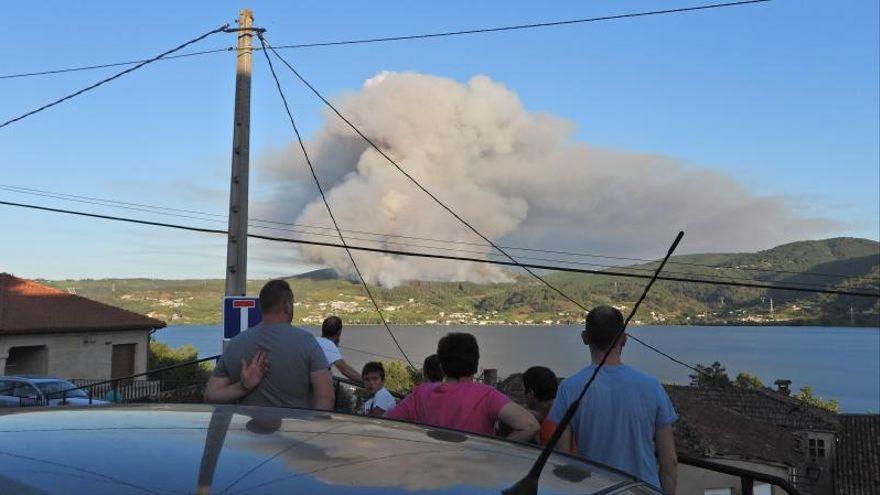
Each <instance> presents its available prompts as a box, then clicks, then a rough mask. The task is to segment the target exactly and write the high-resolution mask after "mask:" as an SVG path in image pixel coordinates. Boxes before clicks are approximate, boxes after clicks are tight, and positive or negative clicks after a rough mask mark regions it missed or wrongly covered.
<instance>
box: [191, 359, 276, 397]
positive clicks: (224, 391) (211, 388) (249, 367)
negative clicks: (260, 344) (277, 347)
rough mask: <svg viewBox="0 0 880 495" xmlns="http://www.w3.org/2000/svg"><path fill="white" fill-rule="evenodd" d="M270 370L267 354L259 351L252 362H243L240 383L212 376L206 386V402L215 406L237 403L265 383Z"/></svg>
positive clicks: (224, 377) (227, 378) (223, 377)
mask: <svg viewBox="0 0 880 495" xmlns="http://www.w3.org/2000/svg"><path fill="white" fill-rule="evenodd" d="M268 368H269V363H268V361H267V360H266V352H265V351H257V352H256V353H254V356H253V357H252V358H251V360H250V361H245V360H244V359H242V360H241V379H240V380H239V381H237V382H232V380H230V379H229V377H226V376H212V377H211V378H210V379H209V380H208V384H207V385H206V386H205V401H206V402H209V403H215V404H223V403H229V402H236V401H237V400H239V399H241V398H242V397H244V396H245V395H247V394H249V393H250V392H251V390H253V389H254V388H255V387H256V386H257V385H259V384H260V382H262V381H263V376H265V374H266V370H267V369H268Z"/></svg>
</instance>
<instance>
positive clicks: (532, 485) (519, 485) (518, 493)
mask: <svg viewBox="0 0 880 495" xmlns="http://www.w3.org/2000/svg"><path fill="white" fill-rule="evenodd" d="M682 237H684V231H680V232H679V233H678V235H677V236H675V240H674V241H672V245H671V246H669V251H667V252H666V256H665V257H664V258H663V261H661V262H660V265H659V266H658V267H657V270H655V271H654V275H653V276H652V277H651V280H649V281H648V284H647V285H646V286H645V290H644V291H642V295H641V297H639V300H638V301H636V304H635V305H634V306H633V308H632V310H631V311H630V312H629V316H627V317H626V320H624V322H623V326H622V327H621V328H620V330H618V331H617V334H616V335H615V336H614V340H613V341H612V342H611V345H610V346H609V347H608V350H607V351H605V354H604V355H603V356H602V361H600V362H599V366H596V369H595V370H593V375H592V376H590V379H589V380H587V383H586V385H584V389H583V390H581V394H580V395H579V396H578V398H577V399H576V400H575V401H574V402H572V403H571V405H570V406H568V410H567V411H565V415H564V416H562V420H561V421H560V422H559V424H558V425H557V426H556V431H554V432H553V436H551V437H550V440H549V441H548V442H547V446H545V447H544V450H542V451H541V455H539V456H538V458H537V459H536V460H535V463H534V464H533V465H532V468H531V469H530V470H529V472H528V474H526V476H525V478H523V479H521V480H519V481H517V482H516V484H515V485H513V486H511V487H510V488H507V489H506V490H504V491H502V492H501V493H502V494H503V495H537V493H538V481H539V480H540V478H541V472H542V471H543V470H544V466H545V465H547V461H548V460H549V459H550V454H551V453H553V450H554V449H555V448H556V444H558V443H559V439H560V438H561V437H562V433H563V432H564V431H565V429H566V428H568V426H569V425H570V424H571V420H572V418H574V414H575V412H577V408H578V406H579V405H580V403H581V400H582V399H583V398H584V396H585V395H586V394H587V390H589V389H590V385H592V384H593V381H594V380H595V379H596V375H598V374H599V370H601V369H602V366H604V365H605V361H606V360H607V359H608V355H609V354H610V353H611V351H612V349H614V347H616V346H617V341H618V340H620V336H621V335H623V333H624V332H625V331H626V327H627V325H629V321H630V320H631V319H632V317H633V316H635V314H636V311H637V310H638V309H639V305H641V304H642V301H644V300H645V297H647V296H648V291H649V290H651V286H652V285H654V282H656V281H657V277H658V276H660V271H661V270H663V267H664V266H665V265H666V262H667V261H668V260H669V258H670V256H672V253H673V252H674V251H675V248H677V247H678V243H679V242H681V238H682Z"/></svg>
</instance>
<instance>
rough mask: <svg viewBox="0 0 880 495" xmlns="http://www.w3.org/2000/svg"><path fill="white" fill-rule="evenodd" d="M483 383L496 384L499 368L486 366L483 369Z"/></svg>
mask: <svg viewBox="0 0 880 495" xmlns="http://www.w3.org/2000/svg"><path fill="white" fill-rule="evenodd" d="M483 383H485V384H486V385H491V386H493V387H494V386H495V385H497V384H498V370H497V369H495V368H486V369H484V370H483Z"/></svg>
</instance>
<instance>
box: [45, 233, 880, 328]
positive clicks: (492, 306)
mask: <svg viewBox="0 0 880 495" xmlns="http://www.w3.org/2000/svg"><path fill="white" fill-rule="evenodd" d="M654 266H656V263H643V264H638V265H630V266H626V267H614V270H615V271H627V270H632V271H633V273H644V270H650V269H652V268H654ZM669 270H670V271H674V272H675V273H676V274H677V275H681V276H693V277H697V278H704V279H711V278H718V279H720V280H725V279H730V278H738V279H742V278H748V279H749V280H753V281H756V282H760V283H764V284H774V283H778V284H788V285H793V286H811V287H812V286H821V287H828V288H843V289H852V290H861V291H868V292H870V291H877V290H878V281H880V243H878V242H877V241H872V240H868V239H856V238H835V239H825V240H820V241H800V242H795V243H791V244H785V245H782V246H778V247H775V248H773V249H769V250H766V251H759V252H757V253H733V254H690V255H681V256H675V257H673V258H672V259H671V260H670V269H669ZM543 276H544V277H545V278H546V279H547V280H548V281H549V282H550V283H552V284H553V285H554V286H556V287H558V288H560V290H562V291H563V292H565V293H566V294H568V295H570V296H571V297H572V298H574V299H575V300H577V301H582V303H583V304H584V306H586V307H593V306H596V305H599V304H609V305H613V306H615V307H617V308H618V309H620V310H621V311H623V312H626V311H627V309H629V308H631V307H632V304H633V303H634V301H635V300H636V299H637V298H638V295H639V294H640V293H641V290H642V287H643V281H642V280H640V279H627V278H619V277H610V276H603V275H583V274H576V273H566V272H550V273H547V274H545V275H543ZM510 277H511V281H510V282H506V283H473V282H424V281H412V282H407V283H405V284H402V285H399V286H396V287H393V288H387V287H371V290H372V291H373V293H374V295H375V297H376V299H377V302H378V303H379V306H380V307H381V308H382V311H383V314H384V315H385V317H386V319H387V320H388V322H389V324H393V325H511V326H515V325H579V324H582V322H583V315H582V312H581V310H580V309H579V308H577V307H576V306H575V305H574V304H572V303H570V302H569V301H566V300H564V299H562V298H561V297H559V296H558V295H557V294H556V293H554V292H553V291H552V290H551V289H549V288H547V287H546V286H544V285H542V284H540V283H538V282H536V281H535V280H534V279H532V278H529V277H526V276H522V275H516V274H514V273H510ZM284 278H285V279H287V280H289V281H290V283H291V286H292V287H293V290H294V294H295V299H296V301H295V308H294V324H297V325H305V326H312V325H320V323H321V322H322V321H323V319H324V318H325V317H326V316H329V315H332V314H335V315H338V316H340V317H341V318H343V319H344V320H345V322H346V324H348V325H356V324H365V325H376V324H381V321H380V320H379V318H378V315H376V313H375V310H374V308H373V307H372V304H371V303H370V301H369V299H367V297H366V295H365V294H364V291H363V287H361V286H360V284H358V283H355V282H353V281H351V280H348V279H345V278H341V277H340V276H339V275H338V274H337V273H336V272H334V271H333V270H331V269H323V270H316V271H313V272H309V273H304V274H300V275H295V276H290V277H284ZM41 282H43V283H47V284H49V285H52V286H55V287H58V288H60V289H63V290H67V291H68V292H71V293H75V294H78V295H81V296H84V297H88V298H90V299H94V300H97V301H100V302H103V303H107V304H111V305H114V306H118V307H121V308H124V309H127V310H130V311H134V312H137V313H141V314H145V315H148V316H151V317H154V318H158V319H161V320H164V321H165V322H166V323H168V324H169V325H179V324H201V325H214V324H218V323H219V322H220V321H221V312H220V310H221V303H222V297H223V291H224V281H223V280H220V279H192V280H157V279H147V278H127V279H101V280H94V279H85V280H55V281H45V280H41ZM264 283H265V280H250V281H248V287H247V293H248V294H254V295H255V294H258V293H259V290H260V288H261V287H262V285H263V284H264ZM632 323H633V325H699V326H837V327H840V326H846V327H868V328H876V327H880V298H871V297H853V296H842V295H835V294H815V293H805V292H793V291H785V290H779V289H772V290H768V289H757V288H745V287H729V286H719V285H710V284H698V283H679V282H672V281H659V282H657V284H656V285H655V286H654V289H653V291H652V292H651V295H650V297H649V298H648V299H647V300H646V301H645V303H644V304H643V306H642V308H641V310H640V312H639V314H638V315H637V316H636V318H635V319H634V320H633V322H632Z"/></svg>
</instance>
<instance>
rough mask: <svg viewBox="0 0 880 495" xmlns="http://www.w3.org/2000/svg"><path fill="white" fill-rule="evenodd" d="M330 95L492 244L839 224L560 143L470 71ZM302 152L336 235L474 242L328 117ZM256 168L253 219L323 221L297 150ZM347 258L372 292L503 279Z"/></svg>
mask: <svg viewBox="0 0 880 495" xmlns="http://www.w3.org/2000/svg"><path fill="white" fill-rule="evenodd" d="M336 103H337V104H338V106H339V107H340V110H341V111H342V112H343V114H345V115H346V116H348V117H349V118H350V119H351V120H352V121H353V122H354V123H355V124H356V125H357V126H358V127H359V128H360V129H361V130H362V131H363V132H365V133H366V134H367V135H368V136H370V138H371V139H373V140H374V142H376V144H377V145H379V146H380V147H381V148H382V149H383V151H385V152H386V153H387V154H389V156H391V157H393V158H394V159H395V160H396V161H397V162H398V163H399V164H400V165H401V166H402V167H403V168H404V169H405V170H407V171H408V172H409V173H410V174H411V175H413V177H415V178H416V179H417V180H419V181H420V182H421V183H422V184H423V185H425V187H427V188H428V190H430V191H432V192H433V193H434V194H435V195H437V196H438V197H439V198H440V199H441V200H442V201H444V202H445V203H446V204H447V205H450V206H451V207H452V208H453V209H454V210H455V211H456V212H458V213H459V214H460V215H461V216H463V217H464V218H465V219H467V220H468V221H470V222H471V223H472V224H473V225H474V226H475V227H476V228H477V229H479V230H480V231H481V232H482V233H483V234H485V235H487V236H488V237H489V238H490V239H493V240H494V241H496V242H503V243H507V244H514V245H523V246H529V247H539V248H548V249H565V250H574V251H586V252H594V253H606V254H612V255H617V256H637V257H644V256H647V257H656V256H658V255H659V254H660V252H661V251H662V250H663V249H664V247H665V246H666V244H668V242H669V241H670V239H671V238H672V236H673V235H674V233H675V232H677V231H678V230H679V229H684V230H685V231H686V232H687V237H686V242H685V243H684V245H683V248H684V250H686V251H689V252H702V251H725V252H730V251H742V250H754V249H760V248H767V247H771V246H774V245H777V244H781V243H783V242H788V241H792V240H798V239H803V238H805V237H807V236H812V235H816V234H820V233H827V232H829V231H833V230H836V229H837V228H838V227H839V226H838V225H836V224H834V223H833V222H831V221H829V220H826V219H821V218H819V219H817V218H803V217H801V216H799V215H798V214H796V212H795V211H793V207H792V206H791V205H790V204H788V203H787V202H785V201H784V200H782V199H780V198H774V197H761V196H756V195H754V194H751V193H750V192H749V191H747V190H746V189H745V188H744V187H743V186H742V185H740V184H739V183H737V182H736V181H734V180H733V179H731V178H728V177H726V176H724V175H721V174H719V173H716V172H713V171H710V170H705V169H692V168H685V167H683V166H682V165H681V164H679V163H677V162H676V161H675V160H672V159H670V158H666V157H662V156H656V155H647V154H639V153H632V152H627V151H616V150H607V149H596V148H591V147H589V146H587V145H585V144H583V143H580V142H577V141H574V140H573V138H572V134H573V131H574V125H573V124H572V123H571V122H569V121H566V120H564V119H560V118H557V117H554V116H552V115H546V114H536V113H530V112H528V111H526V110H525V109H524V108H523V105H522V102H521V101H520V100H519V98H518V97H517V95H516V94H515V93H514V92H513V91H511V90H509V89H507V88H506V87H504V86H503V85H502V84H499V83H497V82H494V81H492V80H490V79H489V78H487V77H484V76H476V77H474V78H472V79H471V80H470V81H468V83H467V84H461V83H459V82H456V81H453V80H451V79H446V78H441V77H435V76H429V75H424V74H415V73H391V72H383V73H381V74H379V75H377V76H375V77H373V78H371V79H369V80H367V81H366V82H365V84H364V86H363V88H361V90H360V91H359V92H357V93H353V94H348V95H344V96H342V97H340V98H339V99H337V102H336ZM307 147H308V149H309V151H310V156H311V157H312V162H313V163H314V165H315V167H316V169H317V173H318V176H319V178H320V179H321V181H322V184H323V185H324V187H325V190H326V191H327V192H328V200H329V201H330V204H331V206H332V207H333V209H334V214H335V215H336V217H337V220H338V221H339V224H340V226H341V227H342V228H343V229H349V230H362V231H370V232H381V233H385V234H395V235H405V236H416V237H429V238H439V239H448V240H453V241H464V242H482V241H481V240H480V239H479V238H478V237H477V236H476V235H475V234H473V233H472V232H470V231H469V230H468V229H467V228H466V227H465V226H463V225H461V224H460V223H459V222H458V221H457V220H455V219H454V218H453V217H452V216H451V215H450V214H449V213H447V212H446V211H444V210H443V209H442V208H440V207H439V206H438V205H437V204H436V203H434V202H433V201H432V200H431V199H430V198H428V197H427V196H426V195H425V194H424V193H422V192H421V191H419V190H418V189H417V188H416V187H415V186H414V185H413V184H412V183H410V182H409V181H408V179H406V178H405V177H403V175H402V174H400V173H399V172H398V171H397V170H395V169H394V168H393V167H392V165H391V164H389V163H388V162H387V161H386V160H385V159H384V158H382V157H381V156H380V155H379V154H378V153H377V152H376V151H375V150H373V149H372V148H369V146H368V145H367V144H366V143H365V142H364V141H363V140H362V139H361V138H360V137H358V136H357V135H356V134H355V133H354V132H353V131H352V130H351V129H350V128H349V127H348V126H347V125H346V124H345V123H344V122H341V121H340V120H339V119H338V118H337V117H336V116H335V115H330V114H327V115H326V116H325V124H324V127H323V128H322V129H321V130H320V131H319V132H318V133H317V135H316V136H315V138H314V139H313V140H312V141H310V142H309V143H307ZM260 165H261V168H262V170H263V171H264V172H266V173H268V174H269V176H270V178H271V180H272V181H273V183H274V184H275V187H276V193H275V195H274V196H273V198H272V200H271V201H270V202H268V203H265V204H262V205H259V206H258V207H257V208H256V209H257V212H258V214H260V215H266V216H271V217H273V218H277V219H281V220H285V221H291V220H294V219H295V222H296V223H301V224H310V225H326V226H330V225H331V223H330V220H329V217H328V215H327V212H326V210H325V208H324V205H323V203H322V202H321V200H320V197H319V196H318V194H317V190H316V188H315V185H314V183H313V181H312V179H311V176H310V175H309V173H308V170H307V168H306V165H305V163H304V161H303V159H302V157H301V152H300V151H299V149H298V147H296V146H294V145H290V146H288V147H287V148H286V149H284V150H281V151H278V152H275V153H272V154H270V156H268V157H267V158H266V159H265V160H263V161H262V163H261V164H260ZM353 235H356V234H353ZM409 242H414V241H409ZM352 243H353V244H367V243H365V242H363V241H352ZM422 243H424V242H422ZM368 245H370V246H377V245H381V246H385V247H389V248H392V249H393V248H401V246H399V245H394V244H386V243H385V242H380V243H378V244H377V243H369V244H368ZM447 247H455V246H447ZM300 249H301V256H302V257H303V258H304V259H305V260H306V261H309V262H312V263H316V264H323V265H327V266H330V267H333V268H335V269H336V270H337V271H339V272H341V273H344V274H348V275H352V274H353V270H352V268H351V266H350V262H349V260H348V258H347V256H346V254H345V253H344V252H343V251H342V250H339V249H332V248H321V247H311V246H304V247H301V248H300ZM467 249H478V248H474V247H468V248H467ZM355 256H356V259H357V260H358V264H359V265H360V266H361V269H362V271H363V274H364V277H365V278H366V279H367V280H368V281H369V282H371V283H378V284H381V285H384V286H394V285H398V284H400V283H402V282H405V281H407V280H414V279H418V280H462V281H464V280H467V281H473V282H492V281H494V282H500V281H506V280H508V279H509V276H508V272H506V271H505V270H502V269H500V268H498V267H495V266H489V265H478V264H473V263H456V262H450V261H432V260H422V259H412V258H401V257H396V256H390V255H380V254H374V253H357V252H356V253H355ZM593 261H597V260H593ZM599 261H600V260H599ZM600 262H601V261H600Z"/></svg>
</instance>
